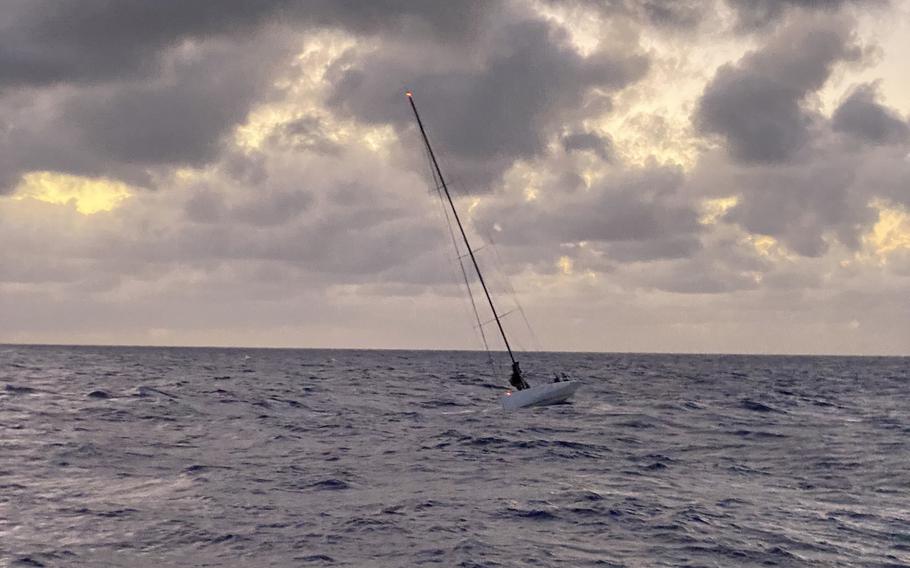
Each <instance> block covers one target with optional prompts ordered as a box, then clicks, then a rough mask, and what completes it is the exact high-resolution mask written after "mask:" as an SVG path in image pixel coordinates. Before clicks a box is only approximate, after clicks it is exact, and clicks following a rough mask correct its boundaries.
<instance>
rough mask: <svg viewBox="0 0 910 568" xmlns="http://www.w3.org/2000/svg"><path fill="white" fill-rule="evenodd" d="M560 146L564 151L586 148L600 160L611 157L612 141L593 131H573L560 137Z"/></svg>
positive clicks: (607, 159)
mask: <svg viewBox="0 0 910 568" xmlns="http://www.w3.org/2000/svg"><path fill="white" fill-rule="evenodd" d="M562 147H563V149H565V150H566V152H572V151H580V150H588V151H591V152H593V153H594V155H596V156H597V157H598V158H600V159H601V160H604V161H605V162H606V161H609V160H611V159H612V158H613V143H612V142H611V141H610V139H609V138H607V137H605V136H600V135H599V134H595V133H593V132H575V133H572V134H567V135H566V136H563V137H562Z"/></svg>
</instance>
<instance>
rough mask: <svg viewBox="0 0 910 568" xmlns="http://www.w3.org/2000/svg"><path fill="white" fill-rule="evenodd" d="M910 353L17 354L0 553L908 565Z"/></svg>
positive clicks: (98, 560) (235, 562) (2, 426)
mask: <svg viewBox="0 0 910 568" xmlns="http://www.w3.org/2000/svg"><path fill="white" fill-rule="evenodd" d="M908 362H910V360H908V359H901V358H826V357H739V356H736V357H734V356H668V355H664V356H657V355H588V354H539V355H534V356H531V355H526V356H524V358H523V360H522V363H523V365H522V366H523V367H525V368H527V369H528V370H537V371H541V372H544V373H547V374H549V373H551V372H552V371H553V370H556V369H559V370H562V371H565V372H567V373H570V374H572V375H574V376H576V377H581V378H583V379H584V380H585V381H586V385H585V386H584V387H583V389H582V390H581V391H579V393H578V395H577V400H576V401H575V402H574V403H573V404H568V405H560V406H555V407H549V408H543V409H535V410H525V411H520V412H517V413H514V414H507V413H504V412H503V411H501V410H500V409H499V408H498V407H497V406H496V405H497V398H498V396H499V394H500V393H501V392H502V389H501V388H500V386H499V384H502V383H504V382H505V381H504V379H503V380H498V381H493V380H492V379H491V378H490V371H489V367H487V366H486V364H485V359H484V357H483V356H482V355H479V354H476V353H444V352H438V353H428V352H369V351H311V350H302V351H290V350H287V351H284V350H250V349H153V348H147V349H138V348H63V347H14V346H0V436H2V437H0V565H10V566H130V567H133V566H424V565H439V566H907V565H910V472H908V465H910V381H908ZM531 380H532V382H533V380H534V379H533V376H531Z"/></svg>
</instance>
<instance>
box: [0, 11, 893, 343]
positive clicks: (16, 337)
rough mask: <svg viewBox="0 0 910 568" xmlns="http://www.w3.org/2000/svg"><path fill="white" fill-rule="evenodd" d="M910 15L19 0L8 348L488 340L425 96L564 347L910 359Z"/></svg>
mask: <svg viewBox="0 0 910 568" xmlns="http://www.w3.org/2000/svg"><path fill="white" fill-rule="evenodd" d="M908 19H910V6H908V5H907V4H906V3H905V2H904V3H901V2H891V3H889V2H885V1H884V0H882V1H877V2H851V1H847V0H844V1H841V2H824V3H822V2H803V1H797V0H762V1H760V2H742V1H739V0H716V1H710V0H706V1H703V2H696V1H691V2H689V1H686V2H673V3H666V2H656V1H651V0H625V1H623V0H618V1H615V2H613V1H609V2H592V1H583V0H578V1H576V2H550V1H548V0H539V1H528V2H517V1H516V2H501V3H498V2H497V3H494V2H445V3H431V2H391V1H389V2H335V1H325V2H321V1H291V0H284V1H282V0H274V1H264V2H252V3H251V2H241V1H236V2H235V1H233V0H231V1H219V2H192V3H185V2H170V1H166V2H150V1H138V0H126V1H123V2H117V3H110V2H106V1H97V2H96V1H86V2H78V3H63V4H61V3H59V2H52V1H40V0H29V1H25V0H22V1H18V0H14V1H12V2H7V3H5V4H4V6H3V8H2V9H0V239H2V242H3V247H2V249H0V341H12V342H19V341H22V342H63V343H140V344H147V343H163V344H203V345H212V344H215V345H225V344H228V345H287V346H337V347H346V346H352V347H457V348H475V347H477V346H478V345H479V343H478V342H477V340H476V338H475V337H474V335H473V332H472V330H471V325H470V323H471V320H470V316H469V315H468V312H467V311H466V309H465V305H464V300H463V298H462V292H461V291H460V290H459V287H458V282H459V278H460V276H459V274H458V272H457V267H454V266H453V262H452V257H453V254H454V253H453V252H452V251H451V241H450V239H449V235H448V234H447V233H446V232H445V221H444V218H443V217H442V213H441V209H440V204H439V202H438V199H437V197H436V196H435V194H434V193H433V192H432V191H431V189H432V188H431V183H432V180H431V178H430V176H429V173H428V165H427V161H426V157H425V155H424V151H423V148H422V145H421V141H420V138H419V135H418V133H417V131H416V128H415V124H414V121H413V117H412V115H411V113H410V108H409V106H408V105H407V102H406V100H405V99H404V96H403V93H404V91H405V90H407V89H411V90H413V91H414V93H415V100H416V102H417V104H418V106H419V108H420V110H421V113H422V114H423V118H424V120H425V122H426V123H427V127H428V131H429V134H430V136H431V139H432V141H433V143H434V146H435V148H436V150H437V152H438V153H439V155H440V157H441V158H442V166H443V170H444V172H445V173H446V175H447V177H448V178H449V181H450V182H451V184H452V186H453V189H454V190H455V192H456V194H457V195H458V198H457V201H458V206H459V208H460V210H461V211H463V212H464V213H463V214H464V217H465V218H466V219H467V221H468V227H469V230H470V232H471V233H472V235H474V237H475V239H476V240H477V241H478V242H488V243H489V242H494V243H495V244H496V249H497V250H496V253H493V251H492V250H488V251H486V252H483V253H482V254H481V257H482V262H484V263H485V265H486V266H487V267H488V268H489V269H490V270H491V271H493V272H495V273H496V274H500V275H503V276H508V277H509V279H510V280H511V282H512V286H513V287H514V289H515V293H516V296H517V297H518V299H520V300H521V302H522V303H523V305H524V307H525V309H526V311H527V313H528V316H529V318H530V319H531V323H532V325H534V327H535V330H536V332H537V335H538V336H539V337H540V347H543V348H549V349H582V350H604V351H625V350H635V351H701V352H705V351H708V352H712V351H715V352H716V351H721V352H823V353H870V354H871V353H899V354H906V353H907V346H908V345H910V324H908V323H907V322H908V321H910V320H908V316H910V301H908V300H907V298H908V297H910V294H908V292H910V287H908V283H910V216H908V215H910V213H908V211H910V123H908V120H907V115H908V112H910V86H908V84H907V82H906V77H905V75H904V74H903V73H901V72H899V70H900V69H902V67H901V64H900V60H901V57H902V52H901V49H902V47H903V48H906V47H907V44H906V41H905V40H902V38H903V37H906V36H907V34H908V29H910V22H908ZM901 41H904V43H901ZM895 62H897V63H896V64H895ZM491 279H493V280H497V278H496V277H492V278H491ZM497 289H498V290H499V291H503V290H507V289H508V286H507V285H506V284H505V280H504V278H499V279H498V284H497ZM526 347H537V345H535V344H533V342H529V343H528V344H527V345H526Z"/></svg>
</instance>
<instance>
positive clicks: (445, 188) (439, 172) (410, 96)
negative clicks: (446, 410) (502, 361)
mask: <svg viewBox="0 0 910 568" xmlns="http://www.w3.org/2000/svg"><path fill="white" fill-rule="evenodd" d="M405 94H407V96H408V101H409V102H410V103H411V110H413V111H414V117H415V118H416V119H417V126H419V127H420V135H421V136H423V143H424V144H426V146H427V151H429V153H430V160H432V162H433V167H434V168H435V169H436V175H437V176H439V183H440V184H441V185H442V189H443V191H445V194H446V199H447V200H448V201H449V207H451V208H452V214H453V215H454V216H455V222H456V223H457V224H458V230H459V231H461V238H463V239H464V244H465V246H466V247H467V248H468V254H469V255H471V262H472V263H473V264H474V270H475V271H476V272H477V278H478V280H480V285H481V287H483V293H484V295H486V297H487V302H489V303H490V309H491V310H492V311H493V317H494V318H495V319H496V326H497V327H498V328H499V333H500V334H501V335H502V342H503V343H505V345H506V351H508V352H509V359H511V360H512V363H514V362H515V356H514V355H513V354H512V348H511V347H510V346H509V340H508V338H506V331H505V330H504V329H503V327H502V322H501V321H499V313H498V312H497V311H496V306H494V305H493V297H492V296H490V291H489V290H487V283H486V282H484V281H483V274H481V272H480V266H478V264H477V258H475V257H474V249H472V248H471V243H470V242H469V241H468V235H467V233H465V232H464V226H463V225H462V224H461V219H460V218H459V217H458V211H457V210H456V209H455V203H454V202H453V201H452V195H451V194H450V193H449V187H448V186H447V185H446V180H445V178H444V177H442V170H440V169H439V162H437V161H436V154H434V153H433V147H432V146H430V139H429V138H427V132H426V130H424V128H423V121H421V120H420V114H419V113H418V112H417V105H415V104H414V94H413V93H411V91H408V92H407V93H405Z"/></svg>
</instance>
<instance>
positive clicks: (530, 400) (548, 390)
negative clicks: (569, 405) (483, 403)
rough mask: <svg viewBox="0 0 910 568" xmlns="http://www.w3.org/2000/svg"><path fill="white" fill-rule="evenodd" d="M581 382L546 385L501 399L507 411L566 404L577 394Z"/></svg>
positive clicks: (513, 393) (510, 393) (514, 392)
mask: <svg viewBox="0 0 910 568" xmlns="http://www.w3.org/2000/svg"><path fill="white" fill-rule="evenodd" d="M579 386H581V382H580V381H562V382H560V383H544V384H542V385H537V386H536V387H531V388H529V389H525V390H521V391H511V392H508V393H506V394H505V395H504V396H503V397H502V398H501V399H500V402H502V407H503V408H504V409H505V410H515V409H517V408H524V407H526V406H546V405H548V404H558V403H560V402H565V401H566V400H567V399H568V398H569V397H570V396H572V395H573V394H575V391H576V390H578V387H579Z"/></svg>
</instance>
